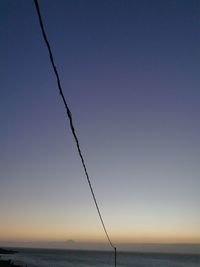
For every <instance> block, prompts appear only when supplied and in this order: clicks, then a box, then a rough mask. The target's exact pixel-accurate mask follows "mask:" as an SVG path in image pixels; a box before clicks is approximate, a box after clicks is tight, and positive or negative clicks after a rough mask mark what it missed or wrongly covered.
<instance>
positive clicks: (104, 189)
mask: <svg viewBox="0 0 200 267" xmlns="http://www.w3.org/2000/svg"><path fill="white" fill-rule="evenodd" d="M40 5H41V12H42V14H43V19H44V23H45V26H46V30H47V34H48V36H49V39H50V41H51V44H52V49H53V53H54V56H55V60H56V64H57V66H58V69H59V71H60V76H61V80H62V84H63V90H64V92H65V95H66V97H67V99H68V102H69V105H70V107H71V110H72V113H73V117H74V123H75V126H76V128H77V133H78V136H79V139H80V143H81V147H82V150H83V151H84V155H85V157H86V163H87V166H88V170H89V173H90V175H91V180H92V184H93V186H94V190H95V192H96V197H97V199H98V202H99V206H100V208H101V211H102V214H103V216H104V219H105V223H106V225H107V228H108V231H109V233H110V236H111V239H112V240H113V241H114V242H159V243H177V242H178V243H200V207H199V203H200V193H199V191H200V179H199V175H200V122H199V113H200V104H199V102H200V101H199V100H200V75H199V70H200V49H199V48H200V2H199V1H198V0H196V1H195V0H187V1H185V0H173V1H172V0H164V1H157V0H152V1H150V0H149V1H147V0H123V1H122V0H120V1H119V0H115V1H114V0H112V1H111V0H95V1H94V0H91V1H88V0H84V1H82V0H73V1H72V0H71V1H46V0H42V1H41V3H40ZM0 35H1V42H0V51H1V80H0V86H1V90H0V121H1V123H0V135H1V138H0V170H1V171H0V214H1V223H0V240H1V241H2V240H7V241H9V240H12V241H34V240H35V241H38V240H41V241H48V240H54V241H62V240H67V239H74V240H79V241H84V242H86V241H90V242H91V241H95V242H96V241H102V242H103V241H106V238H105V236H104V232H103V230H102V226H101V224H100V222H99V219H98V216H97V212H96V210H95V206H94V204H93V200H92V198H91V194H90V191H89V188H88V185H87V183H86V179H85V176H84V173H83V170H82V166H81V164H80V160H79V158H78V154H77V151H76V147H75V145H74V141H73V138H72V136H71V133H70V130H69V124H68V121H67V120H66V115H65V111H64V108H63V104H62V102H61V99H60V96H59V94H58V93H57V87H56V86H57V85H56V82H55V78H54V75H53V72H52V69H51V66H50V62H49V58H48V53H47V50H46V47H45V45H44V42H43V39H42V35H41V31H40V28H39V24H38V19H37V17H36V12H35V9H34V5H33V2H32V1H25V0H21V1H14V0H13V1H10V0H2V1H0Z"/></svg>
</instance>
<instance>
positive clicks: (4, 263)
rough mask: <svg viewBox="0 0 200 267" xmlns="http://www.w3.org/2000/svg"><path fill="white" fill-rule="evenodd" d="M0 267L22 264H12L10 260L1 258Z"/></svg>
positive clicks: (18, 266) (15, 266)
mask: <svg viewBox="0 0 200 267" xmlns="http://www.w3.org/2000/svg"><path fill="white" fill-rule="evenodd" d="M0 267H23V266H22V265H18V264H14V263H12V262H11V260H1V259H0Z"/></svg>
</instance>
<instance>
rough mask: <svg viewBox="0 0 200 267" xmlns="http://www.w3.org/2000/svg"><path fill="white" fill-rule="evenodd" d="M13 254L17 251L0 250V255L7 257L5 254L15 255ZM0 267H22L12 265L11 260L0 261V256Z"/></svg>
mask: <svg viewBox="0 0 200 267" xmlns="http://www.w3.org/2000/svg"><path fill="white" fill-rule="evenodd" d="M15 253H17V251H15V250H10V249H4V248H0V254H6V255H7V254H15ZM0 267H22V266H20V265H17V264H14V263H12V262H11V260H1V256H0Z"/></svg>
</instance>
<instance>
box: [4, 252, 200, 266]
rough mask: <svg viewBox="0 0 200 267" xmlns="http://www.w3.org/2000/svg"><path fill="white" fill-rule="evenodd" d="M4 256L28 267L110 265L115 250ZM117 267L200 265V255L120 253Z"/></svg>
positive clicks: (20, 253)
mask: <svg viewBox="0 0 200 267" xmlns="http://www.w3.org/2000/svg"><path fill="white" fill-rule="evenodd" d="M17 251H18V253H17V254H13V255H1V256H2V257H1V258H2V259H11V260H12V261H13V262H15V263H18V264H21V265H22V266H27V267H110V266H114V255H113V253H112V252H102V251H78V250H59V249H30V248H29V249H27V248H26V249H23V248H20V249H17ZM117 267H200V255H199V254H174V253H145V252H118V254H117Z"/></svg>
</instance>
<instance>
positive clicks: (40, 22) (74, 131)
mask: <svg viewBox="0 0 200 267" xmlns="http://www.w3.org/2000/svg"><path fill="white" fill-rule="evenodd" d="M34 4H35V8H36V11H37V15H38V19H39V24H40V28H41V31H42V35H43V38H44V41H45V44H46V46H47V49H48V52H49V58H50V61H51V65H52V67H53V71H54V74H55V76H56V79H57V86H58V91H59V94H60V96H61V98H62V100H63V103H64V106H65V109H66V112H67V116H68V119H69V123H70V129H71V132H72V135H73V137H74V140H75V144H76V147H77V150H78V154H79V157H80V159H81V163H82V166H83V169H84V172H85V176H86V178H87V182H88V185H89V188H90V191H91V194H92V197H93V200H94V203H95V206H96V209H97V212H98V215H99V218H100V221H101V224H102V226H103V229H104V232H105V235H106V237H107V239H108V242H109V244H110V246H111V247H112V248H113V249H114V251H115V266H116V247H115V246H114V245H113V243H112V241H111V239H110V237H109V235H108V232H107V230H106V226H105V223H104V220H103V217H102V214H101V211H100V209H99V206H98V203H97V200H96V197H95V194H94V190H93V187H92V184H91V181H90V177H89V174H88V171H87V168H86V165H85V160H84V157H83V153H82V151H81V148H80V144H79V140H78V136H77V134H76V130H75V127H74V123H73V119H72V113H71V111H70V109H69V106H68V104H67V101H66V99H65V96H64V93H63V90H62V86H61V82H60V78H59V73H58V71H57V68H56V64H55V61H54V58H53V54H52V51H51V46H50V43H49V41H48V38H47V35H46V32H45V29H44V25H43V21H42V16H41V12H40V7H39V3H38V0H34Z"/></svg>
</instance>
